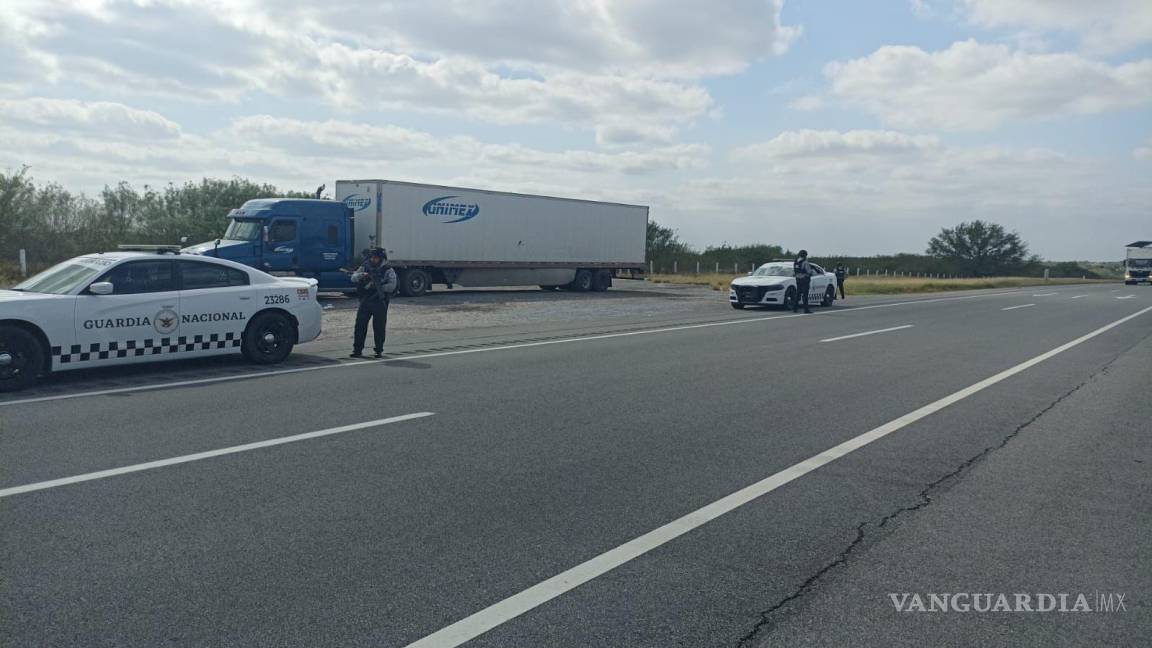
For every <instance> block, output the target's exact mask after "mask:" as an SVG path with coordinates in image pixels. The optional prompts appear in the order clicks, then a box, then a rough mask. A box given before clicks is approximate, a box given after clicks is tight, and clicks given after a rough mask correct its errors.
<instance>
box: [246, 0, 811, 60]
mask: <svg viewBox="0 0 1152 648" xmlns="http://www.w3.org/2000/svg"><path fill="white" fill-rule="evenodd" d="M783 4H784V2H783V0H678V1H677V2H665V1H663V0H468V1H467V2H465V1H461V0H457V1H454V2H448V3H444V2H427V1H426V0H393V1H390V2H363V1H359V0H351V1H349V0H333V1H330V2H325V3H311V2H307V3H295V4H290V5H289V6H290V7H291V8H290V9H288V10H287V11H286V10H285V8H284V7H283V6H282V5H277V6H276V9H275V10H274V11H273V10H272V8H271V5H267V4H266V3H256V6H258V7H261V8H262V12H263V14H264V16H266V18H267V19H270V20H272V21H278V20H279V21H280V22H281V23H282V24H292V25H300V24H304V25H308V26H310V27H311V28H312V29H313V30H315V31H317V32H325V33H338V34H340V35H341V36H342V37H343V40H348V41H351V42H356V43H357V44H358V45H359V46H365V47H381V43H382V42H384V43H389V44H390V45H389V46H390V47H396V46H398V47H400V48H401V49H402V50H403V51H411V52H421V53H426V54H431V55H433V56H435V57H450V56H457V55H458V56H465V57H468V58H472V59H475V60H479V61H483V62H501V63H527V64H530V65H544V66H550V67H555V68H562V69H570V70H571V69H576V70H584V71H590V72H594V73H605V72H611V73H620V72H625V73H627V74H629V75H633V76H636V75H639V76H649V75H655V76H672V77H696V76H703V75H714V74H731V73H734V72H739V71H741V70H743V69H744V68H745V67H746V66H747V65H748V64H749V63H750V62H752V61H755V60H758V59H762V58H765V57H768V56H772V55H779V54H783V53H784V52H785V51H787V50H788V48H789V47H790V46H791V45H792V43H793V42H795V40H796V39H797V38H799V36H800V33H801V29H800V27H798V26H786V25H783V24H782V23H781V19H780V12H781V9H782V7H783ZM349 16H356V17H357V20H356V25H357V26H361V25H362V26H365V27H364V28H357V29H349V21H348V17H349Z"/></svg>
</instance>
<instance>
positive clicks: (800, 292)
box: [792, 250, 812, 313]
mask: <svg viewBox="0 0 1152 648" xmlns="http://www.w3.org/2000/svg"><path fill="white" fill-rule="evenodd" d="M792 275H793V276H794V277H795V278H796V300H795V301H794V302H792V312H793V313H796V312H799V311H800V302H801V300H803V302H804V312H805V313H811V312H812V311H811V309H809V308H808V293H809V292H810V291H811V290H812V264H811V263H808V250H800V254H799V256H797V257H796V260H795V261H793V262H792Z"/></svg>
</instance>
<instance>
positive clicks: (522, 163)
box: [228, 115, 709, 174]
mask: <svg viewBox="0 0 1152 648" xmlns="http://www.w3.org/2000/svg"><path fill="white" fill-rule="evenodd" d="M228 139H230V140H236V141H243V142H247V143H250V144H256V145H260V146H264V147H268V148H272V149H276V150H277V151H279V152H283V153H288V154H291V155H293V156H301V157H303V158H305V159H308V158H313V159H317V158H355V159H359V160H365V161H371V162H375V163H378V164H380V166H381V168H383V167H384V166H385V164H388V165H390V166H395V165H396V164H397V162H400V161H430V160H435V161H438V162H449V161H450V162H451V163H454V164H467V165H485V164H492V165H499V166H502V167H505V168H510V167H519V168H525V169H534V170H537V171H539V172H541V173H546V172H549V171H574V172H579V173H627V174H643V173H652V172H657V171H664V170H677V169H687V168H700V167H703V166H705V165H706V164H707V157H708V155H709V149H708V148H707V147H704V146H701V145H698V144H680V145H674V146H665V147H660V148H654V149H650V150H647V151H642V152H635V151H623V152H618V153H602V152H597V151H586V150H567V151H541V150H538V149H533V148H530V147H526V146H522V145H519V144H488V143H484V142H481V141H480V140H477V139H475V138H473V137H467V136H460V135H458V136H453V137H436V136H434V135H432V134H430V133H426V132H422V131H416V130H411V129H406V128H399V127H396V126H373V125H370V124H361V123H353V122H346V121H336V120H327V121H324V122H306V121H301V120H297V119H286V118H279V117H271V116H268V115H256V116H250V117H244V118H241V119H239V120H237V121H235V122H234V123H233V124H232V126H231V127H230V128H229V129H228Z"/></svg>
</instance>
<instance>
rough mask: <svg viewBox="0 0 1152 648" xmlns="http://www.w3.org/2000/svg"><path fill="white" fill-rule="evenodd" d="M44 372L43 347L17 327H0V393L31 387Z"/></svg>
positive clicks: (38, 341)
mask: <svg viewBox="0 0 1152 648" xmlns="http://www.w3.org/2000/svg"><path fill="white" fill-rule="evenodd" d="M43 370H44V347H42V346H41V345H40V340H37V339H36V336H35V335H32V334H31V333H29V332H28V331H25V330H24V329H22V328H20V327H19V326H0V392H8V391H16V390H18V389H24V388H25V387H27V386H29V385H31V384H32V383H33V381H35V380H36V378H37V377H38V376H39V375H40V372H41V371H43Z"/></svg>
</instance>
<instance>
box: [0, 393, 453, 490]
mask: <svg viewBox="0 0 1152 648" xmlns="http://www.w3.org/2000/svg"><path fill="white" fill-rule="evenodd" d="M432 414H433V413H432V412H416V413H415V414H404V415H403V416H393V417H391V418H385V419H379V420H376V421H367V422H365V423H354V424H352V425H342V426H340V427H334V428H328V429H325V430H317V431H315V432H305V433H304V434H294V435H292V436H286V437H279V438H276V439H267V440H264V441H256V442H254V443H245V444H244V445H238V446H231V447H228V448H219V449H217V450H207V451H205V452H197V453H194V454H189V455H181V456H179V457H171V458H168V459H158V460H156V461H148V462H145V463H138V464H132V465H130V466H121V467H119V468H109V469H107V470H98V471H96V472H90V473H84V474H82V475H73V476H72V477H61V478H60V479H50V480H48V481H42V482H35V483H32V484H24V485H23V486H12V487H10V488H0V499H3V498H5V497H11V496H12V495H19V494H21V493H31V492H33V491H40V490H46V489H49V488H57V487H59V486H67V485H69V484H79V483H81V482H86V481H92V480H94V479H104V478H107V477H115V476H117V475H126V474H129V473H134V472H140V471H142V470H152V469H153V468H163V467H165V466H175V465H178V464H185V463H189V462H192V461H200V460H202V459H211V458H213V457H220V456H223V455H230V454H236V453H238V452H248V451H249V450H258V449H260V448H269V447H272V446H278V445H284V444H285V443H293V442H296V441H305V440H308V439H316V438H319V437H325V436H331V435H333V434H341V433H343V432H352V431H354V430H363V429H364V428H370V427H377V426H380V425H387V424H389V423H399V422H401V421H410V420H412V419H418V418H425V417H428V416H432Z"/></svg>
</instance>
